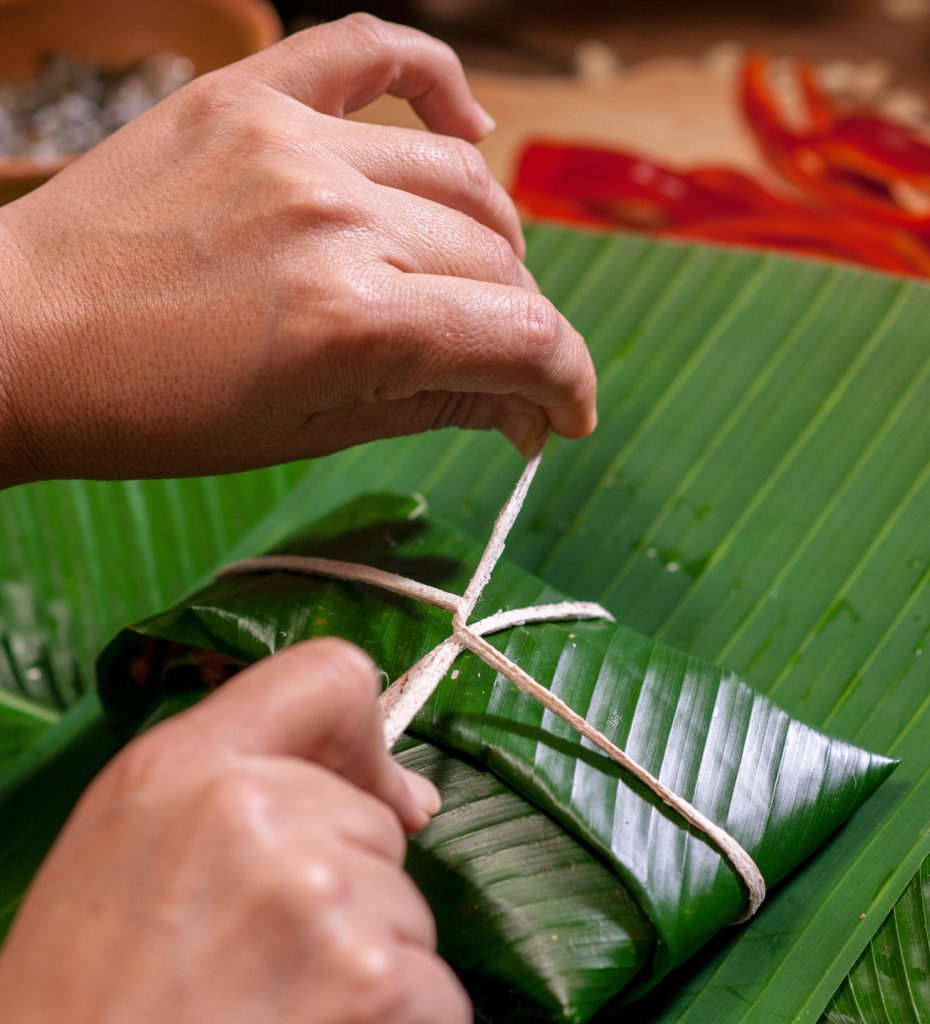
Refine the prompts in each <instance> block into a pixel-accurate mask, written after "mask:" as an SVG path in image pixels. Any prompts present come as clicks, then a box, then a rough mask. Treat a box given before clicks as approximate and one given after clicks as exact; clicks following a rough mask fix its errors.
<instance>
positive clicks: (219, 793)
mask: <svg viewBox="0 0 930 1024" xmlns="http://www.w3.org/2000/svg"><path fill="white" fill-rule="evenodd" d="M197 802H198V806H199V808H200V811H201V814H202V817H203V819H204V820H205V821H206V822H208V823H209V824H210V825H211V826H212V827H213V828H214V829H218V830H219V831H220V832H221V833H223V834H225V835H235V836H238V837H240V838H241V837H247V838H257V837H258V836H259V835H260V834H261V833H262V832H263V831H264V820H265V818H266V813H265V812H266V809H267V806H268V802H269V793H268V789H267V786H266V784H265V783H264V782H262V781H261V780H260V779H257V778H255V777H254V776H253V775H251V774H250V773H249V772H248V771H246V770H244V769H242V768H236V769H232V770H229V771H226V772H224V773H223V774H222V775H218V776H215V777H212V778H210V779H208V780H206V781H205V782H204V783H203V784H202V786H201V789H200V792H199V793H198V796H197Z"/></svg>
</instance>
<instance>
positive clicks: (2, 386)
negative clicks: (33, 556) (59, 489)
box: [0, 208, 49, 488]
mask: <svg viewBox="0 0 930 1024" xmlns="http://www.w3.org/2000/svg"><path fill="white" fill-rule="evenodd" d="M8 220H9V217H8V216H7V215H6V211H5V210H4V209H2V208H0V488H6V487H12V486H14V485H15V484H21V483H27V482H30V481H32V480H37V479H41V477H42V475H43V474H42V471H41V468H40V467H41V464H42V460H41V457H40V453H39V452H37V451H36V450H35V444H34V439H33V438H31V437H30V436H29V428H28V426H27V424H26V423H25V422H24V420H23V416H22V411H21V409H20V408H19V406H18V404H17V398H18V397H19V396H21V393H22V390H23V388H24V386H25V379H26V378H27V377H28V378H31V379H32V380H33V381H34V382H35V383H36V384H38V385H39V386H40V387H41V383H42V380H41V378H42V373H43V368H42V366H41V365H36V366H32V367H29V366H27V365H24V364H25V363H26V361H27V360H26V357H25V353H26V352H27V350H28V349H29V347H30V346H29V342H30V339H31V340H35V339H36V338H37V337H38V336H39V335H41V334H43V333H46V332H47V331H48V330H49V323H48V317H49V314H48V309H47V304H46V302H45V300H44V299H43V298H42V296H41V295H39V294H38V291H39V283H38V281H37V280H36V278H35V275H34V273H33V271H32V269H31V268H30V266H29V261H28V259H27V258H26V255H25V253H24V251H23V250H22V248H21V247H20V245H19V244H18V243H17V241H16V238H15V235H14V233H13V232H12V231H11V230H10V227H9V225H8Z"/></svg>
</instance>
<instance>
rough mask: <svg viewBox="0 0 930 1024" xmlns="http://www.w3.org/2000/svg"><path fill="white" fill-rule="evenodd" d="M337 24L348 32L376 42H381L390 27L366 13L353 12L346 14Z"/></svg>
mask: <svg viewBox="0 0 930 1024" xmlns="http://www.w3.org/2000/svg"><path fill="white" fill-rule="evenodd" d="M339 24H340V25H341V26H342V27H343V28H346V29H348V30H349V31H350V32H353V33H357V34H358V35H361V36H362V37H363V38H365V39H368V40H373V41H377V42H381V41H382V40H383V39H384V37H385V36H386V35H387V34H388V33H389V31H390V26H389V24H388V23H387V22H386V21H382V20H381V19H380V18H377V17H375V15H373V14H369V13H368V12H367V11H355V12H354V13H352V14H347V15H346V16H345V17H344V18H342V19H341V20H340V22H339Z"/></svg>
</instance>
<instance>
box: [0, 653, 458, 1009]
mask: <svg viewBox="0 0 930 1024" xmlns="http://www.w3.org/2000/svg"><path fill="white" fill-rule="evenodd" d="M376 692H377V682H376V675H375V670H374V667H373V666H372V664H371V662H370V661H368V659H367V658H366V657H365V655H364V654H362V653H361V652H360V651H359V650H358V649H357V648H355V647H352V646H351V645H349V644H347V643H345V642H343V641H339V640H318V641H313V642H310V643H307V644H303V645H300V646H296V647H293V648H290V649H289V650H288V651H286V652H284V653H283V654H280V655H277V656H276V657H274V658H272V659H270V660H268V661H265V662H262V663H260V664H258V665H256V666H254V667H253V668H251V669H249V670H247V671H245V672H243V673H242V674H241V675H240V676H237V677H236V678H235V679H233V680H232V681H231V682H230V683H228V684H227V685H226V686H225V687H224V688H223V689H222V690H220V691H219V692H218V693H217V694H215V695H214V696H212V697H210V698H208V699H207V700H206V701H204V702H203V703H202V704H200V705H198V706H197V707H196V708H194V709H192V710H191V711H189V712H187V713H186V714H183V715H180V716H178V717H177V718H175V719H173V720H171V721H169V722H167V723H165V724H163V725H160V726H158V727H156V728H155V729H153V730H152V731H151V732H149V733H148V734H146V735H145V736H143V737H142V738H141V739H139V740H136V741H135V742H134V743H133V744H131V745H130V746H129V747H127V748H126V750H125V751H124V752H123V753H122V754H120V755H119V757H117V758H116V759H115V760H114V761H113V762H112V763H111V764H110V766H109V767H108V768H107V769H106V770H105V771H104V772H103V773H102V774H101V776H100V777H99V778H98V779H97V781H96V782H94V784H93V785H92V786H91V787H90V789H89V790H88V791H87V793H86V794H85V796H84V797H83V799H82V800H81V802H80V804H79V805H78V807H77V809H76V811H75V812H74V814H73V815H72V817H71V820H70V821H69V823H68V824H67V826H66V828H65V830H64V831H63V832H62V834H61V836H60V837H59V839H58V842H57V844H56V846H55V847H54V849H53V850H52V853H51V854H50V855H49V857H48V859H47V860H46V863H45V865H44V866H43V868H42V870H41V872H40V873H39V875H38V877H37V879H36V881H35V882H34V884H33V886H32V888H31V890H30V891H29V893H28V894H27V897H26V901H25V903H24V905H23V907H22V909H21V910H20V913H19V915H18V917H17V919H16V921H15V923H14V926H13V930H12V932H11V933H10V936H9V938H8V940H7V943H6V945H5V946H4V948H3V952H2V956H0V1022H2V1024H14V1022H15V1024H24V1022H26V1021H28V1022H29V1024H60V1022H62V1021H68V1024H129V1022H131V1024H164V1022H165V1021H171V1022H172V1024H204V1022H205V1021H223V1022H224V1024H349V1022H352V1024H366V1022H370V1024H375V1022H377V1024H435V1022H436V1021H442V1022H443V1024H464V1022H466V1021H471V1013H470V1010H469V1008H468V1002H467V999H466V998H465V996H464V994H463V992H462V990H461V988H460V986H459V984H458V982H457V981H456V979H455V977H454V975H453V974H452V972H451V971H450V969H449V968H448V967H447V966H446V965H445V964H444V963H443V962H442V961H441V960H440V959H439V958H438V957H437V956H436V954H435V952H434V948H435V932H434V926H433V921H432V918H431V916H430V913H429V910H428V908H427V906H426V904H425V902H424V900H423V897H422V896H421V895H420V893H419V892H418V891H417V889H416V888H415V886H414V885H413V883H412V882H411V880H410V879H409V878H408V877H407V875H405V874H404V872H403V870H402V867H401V865H402V862H403V858H404V847H405V842H404V835H403V829H402V827H401V825H402V824H403V825H404V826H405V827H406V828H408V829H416V828H419V827H421V826H422V825H423V824H424V823H425V822H426V821H427V820H428V817H429V813H431V812H434V811H435V810H436V809H437V808H438V795H437V794H436V791H435V790H434V789H433V788H432V785H431V784H430V783H429V782H427V781H426V780H425V779H421V778H420V777H419V776H416V775H413V774H412V773H409V772H406V771H404V770H402V769H401V768H400V767H399V766H397V765H396V764H395V763H394V762H393V761H392V760H391V759H390V757H389V756H388V754H387V752H386V749H385V746H384V740H383V738H382V736H381V730H380V725H379V722H378V717H377V713H376V709H375V694H376Z"/></svg>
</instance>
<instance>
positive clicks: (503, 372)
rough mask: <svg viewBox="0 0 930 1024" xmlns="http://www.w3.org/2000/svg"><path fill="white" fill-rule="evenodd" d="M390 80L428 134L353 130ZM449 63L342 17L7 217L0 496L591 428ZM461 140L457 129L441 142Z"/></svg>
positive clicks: (588, 384) (527, 441)
mask: <svg viewBox="0 0 930 1024" xmlns="http://www.w3.org/2000/svg"><path fill="white" fill-rule="evenodd" d="M384 92H389V93H392V94H394V95H397V96H402V97H406V98H407V99H409V100H410V102H411V103H412V105H413V106H414V108H415V109H416V110H417V112H418V113H419V114H420V115H421V116H422V117H423V119H424V120H425V121H426V123H427V124H428V125H429V127H430V128H432V129H433V131H434V133H441V134H427V133H425V132H420V131H411V130H402V129H393V128H384V127H376V126H373V125H363V124H358V123H354V122H350V121H345V120H342V117H343V115H344V114H345V113H346V112H347V111H351V110H354V109H357V108H359V107H361V106H364V105H366V104H367V103H369V102H370V101H371V100H373V99H375V98H376V97H377V96H378V95H380V94H381V93H384ZM486 128H487V119H486V115H485V114H484V113H483V111H482V110H481V108H480V107H479V106H478V104H477V103H476V101H475V100H474V98H473V97H472V96H471V94H470V92H469V89H468V86H467V83H466V80H465V77H464V73H463V71H462V68H461V65H460V64H459V62H458V60H457V59H456V58H455V56H454V55H453V53H452V51H451V50H450V49H449V48H448V47H446V46H445V45H443V44H442V43H439V42H437V41H436V40H434V39H431V38H430V37H428V36H426V35H423V34H421V33H419V32H415V31H413V30H412V29H406V28H401V27H399V26H396V25H391V24H388V23H385V22H381V21H378V20H376V19H374V18H372V17H370V16H367V15H355V16H352V17H349V18H346V19H344V20H342V21H338V22H333V23H331V24H328V25H324V26H321V27H319V28H314V29H311V30H309V31H307V32H304V33H301V34H299V35H295V36H292V37H291V38H289V39H287V40H285V41H284V42H282V43H280V44H279V45H277V46H275V47H273V48H271V49H270V50H267V51H265V52H264V53H261V54H258V55H256V56H254V57H251V58H249V59H247V60H245V61H242V62H241V63H239V64H235V65H232V66H230V67H228V68H224V69H222V70H220V71H217V72H214V73H212V74H209V75H205V76H203V77H202V78H199V79H197V80H195V81H194V82H192V83H191V84H190V85H189V86H187V87H186V88H184V89H182V90H180V91H179V92H177V93H176V94H174V95H173V96H172V97H170V98H169V99H168V100H166V101H165V102H163V103H161V104H159V105H158V106H157V107H155V108H154V109H153V110H151V111H149V112H148V113H147V114H145V115H143V116H141V117H139V118H138V119H136V120H135V121H133V122H132V123H130V124H129V125H127V126H126V127H125V128H124V129H122V130H121V131H119V132H117V133H116V134H115V135H114V136H112V137H111V138H110V139H108V140H106V141H105V142H104V143H102V144H101V145H100V146H98V147H97V148H96V149H94V150H92V151H91V152H90V153H88V154H87V155H86V156H84V157H82V158H81V159H80V160H78V161H76V162H75V163H74V164H73V165H72V166H70V167H69V168H68V169H66V170H65V171H63V172H62V173H61V174H59V175H58V176H57V177H56V178H54V179H53V180H52V181H51V182H49V183H48V184H46V185H44V186H43V187H42V188H40V189H38V190H37V191H36V192H34V193H32V194H31V195H28V196H26V197H24V198H23V199H21V200H19V201H17V202H16V203H13V204H11V205H10V206H8V207H5V208H3V209H2V210H0V325H2V326H0V340H2V353H0V354H2V361H0V384H2V395H0V397H2V398H3V399H5V401H4V402H3V403H2V408H0V447H2V450H0V482H7V483H10V482H18V481H22V480H27V479H36V478H49V477H60V476H66V477H67V476H90V477H126V476H160V475H182V474H198V473H208V472H211V473H212V472H226V471H232V470H239V469H244V468H248V467H253V466H258V465H265V464H270V463H276V462H282V461H287V460H291V459H297V458H304V457H308V456H314V455H320V454H325V453H328V452H332V451H335V450H338V449H341V448H345V447H348V446H350V445H354V444H358V443H360V442H362V441H367V440H371V439H373V438H378V437H387V436H392V435H396V434H402V433H409V432H413V431H420V430H425V429H431V428H435V427H444V426H448V425H456V426H462V427H473V428H496V429H498V430H500V431H502V432H503V433H504V434H506V435H507V436H508V437H509V438H510V439H511V440H512V441H514V443H516V444H517V445H518V446H519V447H521V448H522V449H524V450H527V449H528V448H529V447H530V446H531V445H532V442H533V440H534V439H535V438H536V437H537V436H538V434H539V432H540V431H541V430H542V429H543V428H544V427H545V426H547V425H550V424H551V426H552V427H553V428H554V429H555V430H556V431H558V432H560V433H562V434H565V435H567V436H570V437H580V436H583V435H585V434H587V433H589V432H590V431H591V430H592V429H593V427H594V424H595V411H594V395H595V382H594V372H593V370H592V367H591V362H590V359H589V357H588V353H587V350H586V348H585V346H584V343H583V341H582V339H581V338H580V337H579V335H578V334H577V333H576V332H575V331H574V330H573V329H572V328H571V327H570V326H569V324H568V323H567V322H566V321H565V319H564V318H563V317H562V316H560V315H559V313H558V312H557V311H556V310H555V308H554V307H553V306H552V305H551V304H550V303H549V302H548V301H547V300H546V299H545V298H543V297H542V296H541V295H540V294H539V293H538V291H537V288H536V285H535V283H534V281H533V279H532V277H531V276H530V274H529V273H528V271H527V270H526V268H525V267H524V266H523V263H522V262H521V261H522V257H523V254H524V246H523V239H522V235H521V232H520V226H519V222H518V219H517V215H516V213H515V211H514V208H513V206H512V204H511V202H510V200H509V199H508V198H507V196H506V194H505V193H504V191H503V189H502V188H501V187H500V186H499V185H498V184H497V183H496V182H495V181H494V180H493V179H492V177H491V175H490V173H489V171H488V169H487V166H486V165H485V163H484V161H483V159H482V158H481V156H480V155H479V154H478V152H477V150H476V149H475V148H474V147H473V146H472V145H471V144H470V142H468V141H463V140H475V139H478V138H480V137H481V136H482V135H483V134H484V132H485V130H486ZM453 136H456V137H453Z"/></svg>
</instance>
